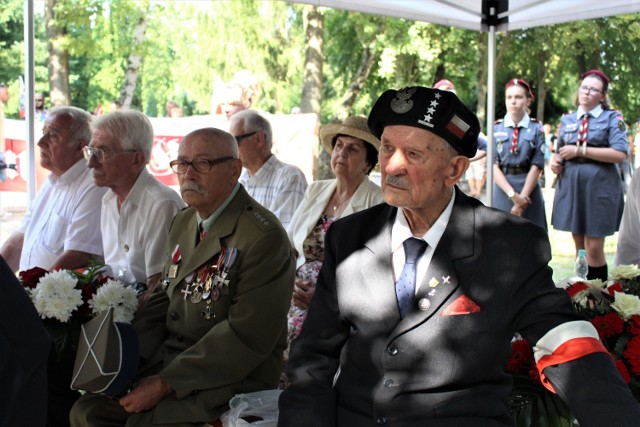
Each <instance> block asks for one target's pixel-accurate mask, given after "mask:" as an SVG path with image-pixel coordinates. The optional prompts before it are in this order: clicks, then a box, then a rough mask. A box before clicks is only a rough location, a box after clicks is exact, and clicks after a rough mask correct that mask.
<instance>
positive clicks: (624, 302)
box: [611, 292, 640, 321]
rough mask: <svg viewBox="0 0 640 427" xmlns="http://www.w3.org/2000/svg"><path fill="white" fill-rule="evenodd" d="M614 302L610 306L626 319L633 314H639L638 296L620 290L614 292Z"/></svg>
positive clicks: (639, 303) (639, 301)
mask: <svg viewBox="0 0 640 427" xmlns="http://www.w3.org/2000/svg"><path fill="white" fill-rule="evenodd" d="M614 294H615V295H614V302H613V303H612V304H611V308H613V309H614V310H615V311H617V312H618V314H619V315H620V316H621V317H622V318H623V319H624V320H625V321H626V320H629V319H630V318H631V316H633V315H635V314H640V298H638V297H637V296H635V295H629V294H625V293H622V292H614Z"/></svg>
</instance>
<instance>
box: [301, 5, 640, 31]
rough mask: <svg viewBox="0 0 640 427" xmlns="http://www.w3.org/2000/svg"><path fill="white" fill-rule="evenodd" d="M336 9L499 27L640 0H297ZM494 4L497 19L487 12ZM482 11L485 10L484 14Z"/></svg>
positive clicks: (536, 23) (585, 15)
mask: <svg viewBox="0 0 640 427" xmlns="http://www.w3.org/2000/svg"><path fill="white" fill-rule="evenodd" d="M295 1H296V2H297V3H308V4H315V5H317V6H327V7H332V8H334V9H345V10H351V11H355V12H364V13H371V14H375V15H384V16H393V17H396V18H405V19H410V20H413V21H425V22H431V23H434V24H441V25H446V26H450V27H459V28H465V29H469V30H476V31H488V30H489V23H490V22H496V30H497V31H509V30H518V29H522V28H530V27H540V26H543V25H552V24H559V23H562V22H568V21H578V20H584V19H595V18H601V17H603V16H612V15H621V14H624V13H633V12H640V0H606V1H603V0H502V1H500V0H482V1H481V0H295ZM492 6H493V7H495V10H496V14H497V16H496V17H494V19H496V20H497V21H491V17H489V16H488V11H489V8H490V7H492ZM483 11H485V13H484V14H483Z"/></svg>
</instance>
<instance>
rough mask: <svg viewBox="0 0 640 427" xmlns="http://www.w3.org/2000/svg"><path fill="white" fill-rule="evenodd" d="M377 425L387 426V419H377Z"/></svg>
mask: <svg viewBox="0 0 640 427" xmlns="http://www.w3.org/2000/svg"><path fill="white" fill-rule="evenodd" d="M376 423H378V425H379V426H382V425H385V424H386V423H387V419H386V418H385V417H378V419H376Z"/></svg>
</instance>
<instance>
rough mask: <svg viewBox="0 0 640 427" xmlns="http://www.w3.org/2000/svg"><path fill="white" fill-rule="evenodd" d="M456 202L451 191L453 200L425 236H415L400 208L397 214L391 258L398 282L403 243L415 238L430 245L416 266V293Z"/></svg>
mask: <svg viewBox="0 0 640 427" xmlns="http://www.w3.org/2000/svg"><path fill="white" fill-rule="evenodd" d="M454 200H455V192H454V191H451V200H449V204H448V205H447V207H446V208H445V209H444V211H443V212H442V213H441V214H440V216H439V217H438V219H437V220H436V222H434V223H433V225H432V226H431V228H429V230H427V232H426V233H425V234H424V235H423V236H414V235H413V233H412V232H411V228H409V223H408V222H407V218H405V216H404V214H403V213H402V209H400V208H398V213H397V214H396V219H395V221H394V223H393V226H392V228H391V256H392V263H393V274H394V277H395V280H396V282H397V281H398V280H400V275H401V274H402V269H403V268H404V261H405V256H404V246H403V243H404V241H405V240H407V239H408V238H410V237H415V238H417V239H422V240H424V241H425V242H427V244H428V245H429V246H428V247H427V249H426V250H425V251H424V253H423V254H422V256H421V257H420V258H418V263H417V264H418V265H417V266H416V292H417V291H418V288H419V287H420V283H422V279H423V278H424V276H425V274H427V269H428V268H429V264H430V263H431V258H432V257H433V253H434V252H435V250H436V247H437V246H438V243H439V242H440V239H441V238H442V235H443V234H444V230H445V229H446V228H447V224H448V223H449V218H451V211H452V210H453V202H454Z"/></svg>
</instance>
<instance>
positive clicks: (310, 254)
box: [287, 215, 334, 350]
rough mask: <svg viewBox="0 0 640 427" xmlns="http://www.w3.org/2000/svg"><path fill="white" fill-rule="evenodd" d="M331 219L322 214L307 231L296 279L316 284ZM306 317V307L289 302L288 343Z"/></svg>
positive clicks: (298, 332) (298, 331)
mask: <svg viewBox="0 0 640 427" xmlns="http://www.w3.org/2000/svg"><path fill="white" fill-rule="evenodd" d="M333 221H334V218H333V217H330V216H328V215H322V216H321V217H320V219H318V222H317V223H316V225H315V227H314V228H313V230H311V233H309V235H308V236H307V238H306V239H305V241H304V243H303V244H302V248H303V251H304V259H305V263H304V264H302V265H301V266H300V267H299V268H298V271H297V272H296V279H301V280H310V281H311V285H312V286H314V287H315V286H316V282H317V281H318V274H319V273H320V267H322V261H323V260H324V235H325V234H326V233H327V230H328V229H329V226H330V225H331V223H332V222H333ZM306 318H307V309H305V308H300V307H297V306H295V305H293V304H291V309H290V310H289V334H288V339H287V343H288V344H289V345H291V342H292V341H293V340H294V339H296V338H297V337H298V335H300V330H301V329H302V324H303V323H304V320H305V319H306ZM287 350H288V349H287Z"/></svg>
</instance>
